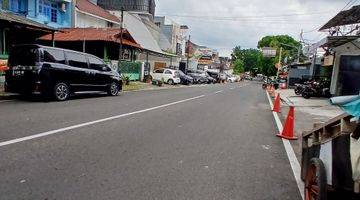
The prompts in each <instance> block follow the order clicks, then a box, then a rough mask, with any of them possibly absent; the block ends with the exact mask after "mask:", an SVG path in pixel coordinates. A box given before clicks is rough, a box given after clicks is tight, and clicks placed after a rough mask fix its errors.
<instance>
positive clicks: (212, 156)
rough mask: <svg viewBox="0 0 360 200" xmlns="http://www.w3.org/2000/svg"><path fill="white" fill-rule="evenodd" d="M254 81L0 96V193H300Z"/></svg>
mask: <svg viewBox="0 0 360 200" xmlns="http://www.w3.org/2000/svg"><path fill="white" fill-rule="evenodd" d="M260 88H261V87H260V86H259V85H257V84H252V83H241V84H227V85H211V86H204V87H192V88H181V89H169V90H159V91H141V92H129V93H123V94H121V96H119V97H106V96H90V98H83V97H76V98H74V99H72V100H70V101H67V102H48V103H44V102H41V101H36V100H21V99H20V100H15V101H7V102H0V111H1V115H0V155H1V156H0V177H1V178H0V199H1V200H8V199H9V200H12V199H14V200H20V199H26V200H28V199H31V200H32V199H36V200H38V199H39V200H45V199H48V200H50V199H66V200H67V199H76V200H80V199H86V200H88V199H134V200H140V199H166V200H168V199H180V200H181V199H195V200H198V199H221V200H222V199H244V200H253V199H259V200H260V199H266V200H270V199H274V200H281V199H291V200H297V199H301V198H300V193H299V190H298V189H297V186H296V182H295V179H294V177H293V173H292V171H291V167H290V164H289V161H288V158H287V156H286V153H285V149H284V147H283V145H282V142H281V140H280V139H279V138H277V137H275V136H274V135H275V133H276V128H275V123H274V119H273V118H272V113H271V112H270V111H269V105H268V100H267V98H266V95H265V94H264V92H263V91H262V90H261V89H260ZM86 97H88V96H86Z"/></svg>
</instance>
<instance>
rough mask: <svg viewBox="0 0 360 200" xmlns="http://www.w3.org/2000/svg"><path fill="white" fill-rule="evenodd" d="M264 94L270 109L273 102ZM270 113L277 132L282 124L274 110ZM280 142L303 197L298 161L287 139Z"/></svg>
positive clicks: (281, 128)
mask: <svg viewBox="0 0 360 200" xmlns="http://www.w3.org/2000/svg"><path fill="white" fill-rule="evenodd" d="M266 95H267V97H268V100H269V104H270V108H271V109H272V108H273V103H272V101H271V98H270V95H269V93H268V92H266ZM272 113H273V115H274V119H275V122H276V125H277V127H278V130H279V132H282V131H283V125H282V123H281V121H280V118H279V115H278V114H277V113H276V112H272ZM282 142H283V144H284V147H285V150H286V154H287V156H288V158H289V162H290V165H291V169H292V171H293V173H294V177H295V180H296V183H297V186H298V188H299V192H300V195H301V197H302V199H304V182H303V181H302V180H301V177H300V174H301V167H300V164H299V161H298V160H297V158H296V155H295V152H294V149H293V148H292V146H291V144H290V142H289V140H286V139H282Z"/></svg>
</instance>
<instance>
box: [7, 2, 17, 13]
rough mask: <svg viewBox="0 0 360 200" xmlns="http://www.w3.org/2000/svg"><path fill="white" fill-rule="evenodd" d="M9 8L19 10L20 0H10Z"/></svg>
mask: <svg viewBox="0 0 360 200" xmlns="http://www.w3.org/2000/svg"><path fill="white" fill-rule="evenodd" d="M9 10H11V11H13V12H19V0H10V1H9Z"/></svg>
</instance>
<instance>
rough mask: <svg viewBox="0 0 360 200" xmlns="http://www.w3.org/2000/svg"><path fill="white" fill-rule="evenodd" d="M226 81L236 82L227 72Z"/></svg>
mask: <svg viewBox="0 0 360 200" xmlns="http://www.w3.org/2000/svg"><path fill="white" fill-rule="evenodd" d="M227 81H228V82H230V83H234V82H236V77H235V76H232V75H229V74H227Z"/></svg>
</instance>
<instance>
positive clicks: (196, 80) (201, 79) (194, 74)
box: [186, 69, 209, 84]
mask: <svg viewBox="0 0 360 200" xmlns="http://www.w3.org/2000/svg"><path fill="white" fill-rule="evenodd" d="M186 72H187V75H188V76H191V77H192V78H193V79H194V83H196V84H204V83H208V81H209V79H208V78H206V76H203V75H201V74H199V73H198V72H197V71H196V70H191V69H189V70H187V71H186Z"/></svg>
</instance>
